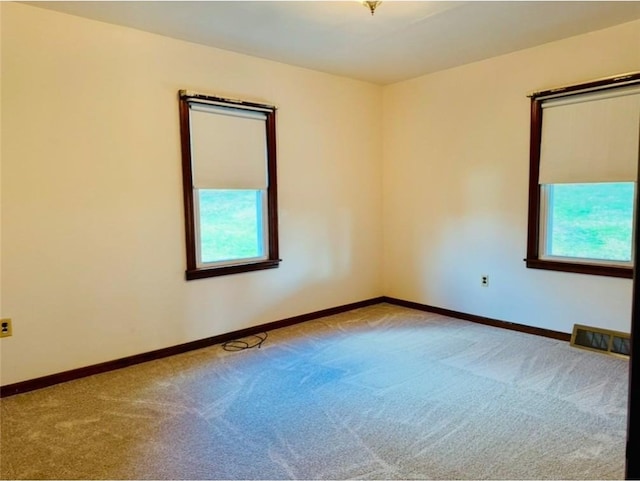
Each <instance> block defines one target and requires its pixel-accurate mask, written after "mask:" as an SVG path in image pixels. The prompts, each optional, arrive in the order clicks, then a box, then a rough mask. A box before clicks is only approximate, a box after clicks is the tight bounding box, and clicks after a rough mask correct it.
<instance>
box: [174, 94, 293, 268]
mask: <svg viewBox="0 0 640 481" xmlns="http://www.w3.org/2000/svg"><path fill="white" fill-rule="evenodd" d="M180 126H181V136H182V174H183V188H184V208H185V234H186V241H187V271H186V277H187V280H191V279H200V278H203V277H212V276H219V275H225V274H235V273H238V272H247V271H253V270H261V269H270V268H275V267H278V265H279V262H280V260H279V258H278V222H277V206H276V203H277V189H276V187H277V184H276V146H275V107H272V106H269V105H262V104H256V103H251V102H242V101H235V100H227V99H223V98H219V97H211V96H207V95H200V94H193V93H190V92H186V91H184V90H182V91H180Z"/></svg>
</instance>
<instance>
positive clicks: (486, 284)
mask: <svg viewBox="0 0 640 481" xmlns="http://www.w3.org/2000/svg"><path fill="white" fill-rule="evenodd" d="M480 285H481V286H482V287H489V276H486V275H485V276H482V277H481V278H480Z"/></svg>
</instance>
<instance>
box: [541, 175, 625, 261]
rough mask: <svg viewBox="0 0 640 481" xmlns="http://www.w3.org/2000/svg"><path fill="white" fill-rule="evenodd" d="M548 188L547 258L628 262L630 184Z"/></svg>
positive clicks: (575, 185) (563, 185) (594, 184)
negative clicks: (558, 257)
mask: <svg viewBox="0 0 640 481" xmlns="http://www.w3.org/2000/svg"><path fill="white" fill-rule="evenodd" d="M547 188H548V189H549V190H548V194H549V196H548V200H549V202H548V209H549V210H548V212H547V229H546V231H547V239H546V241H547V243H546V247H547V248H546V254H547V255H551V256H561V257H577V258H584V259H600V260H611V261H619V262H629V261H631V250H632V235H633V205H634V189H635V185H634V183H633V182H616V183H590V184H554V185H549V186H547Z"/></svg>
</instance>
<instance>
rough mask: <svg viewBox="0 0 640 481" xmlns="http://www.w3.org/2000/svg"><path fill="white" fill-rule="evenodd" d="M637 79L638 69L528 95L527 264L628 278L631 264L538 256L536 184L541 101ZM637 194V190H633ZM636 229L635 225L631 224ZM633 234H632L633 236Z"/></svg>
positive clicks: (631, 273) (550, 268)
mask: <svg viewBox="0 0 640 481" xmlns="http://www.w3.org/2000/svg"><path fill="white" fill-rule="evenodd" d="M638 83H640V72H633V73H628V74H623V75H617V76H614V77H607V78H604V79H599V80H594V81H591V82H585V83H581V84H576V85H570V86H566V87H560V88H555V89H550V90H543V91H540V92H535V93H533V94H531V95H530V96H529V97H530V98H531V136H530V144H529V159H530V162H529V206H528V232H527V257H526V259H525V262H526V266H527V267H528V268H532V269H544V270H552V271H562V272H572V273H578V274H592V275H599V276H609V277H622V278H627V279H631V278H632V277H633V271H634V268H633V267H623V266H614V265H603V264H590V263H586V262H580V261H577V262H573V261H572V262H562V261H555V260H548V259H541V258H540V233H541V232H540V231H541V229H540V215H541V195H540V185H539V174H540V143H541V141H542V112H543V109H542V103H543V102H544V101H545V100H547V99H549V98H551V97H553V98H558V97H564V96H571V95H577V94H582V93H585V92H589V91H596V90H607V89H615V88H619V87H626V86H629V85H636V84H638ZM636 195H637V194H636ZM634 230H635V226H634ZM634 238H635V236H634Z"/></svg>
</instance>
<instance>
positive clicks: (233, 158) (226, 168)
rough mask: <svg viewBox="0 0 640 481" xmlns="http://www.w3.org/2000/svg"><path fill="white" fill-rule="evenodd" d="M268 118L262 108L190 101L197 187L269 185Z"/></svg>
mask: <svg viewBox="0 0 640 481" xmlns="http://www.w3.org/2000/svg"><path fill="white" fill-rule="evenodd" d="M266 118H267V116H266V114H265V113H264V112H261V111H258V110H249V109H241V108H230V107H222V106H219V105H211V104H205V103H198V102H190V103H189V127H190V132H191V158H192V169H193V186H194V188H196V189H251V190H262V189H266V188H267V184H268V178H267V145H266V135H265V132H266Z"/></svg>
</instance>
